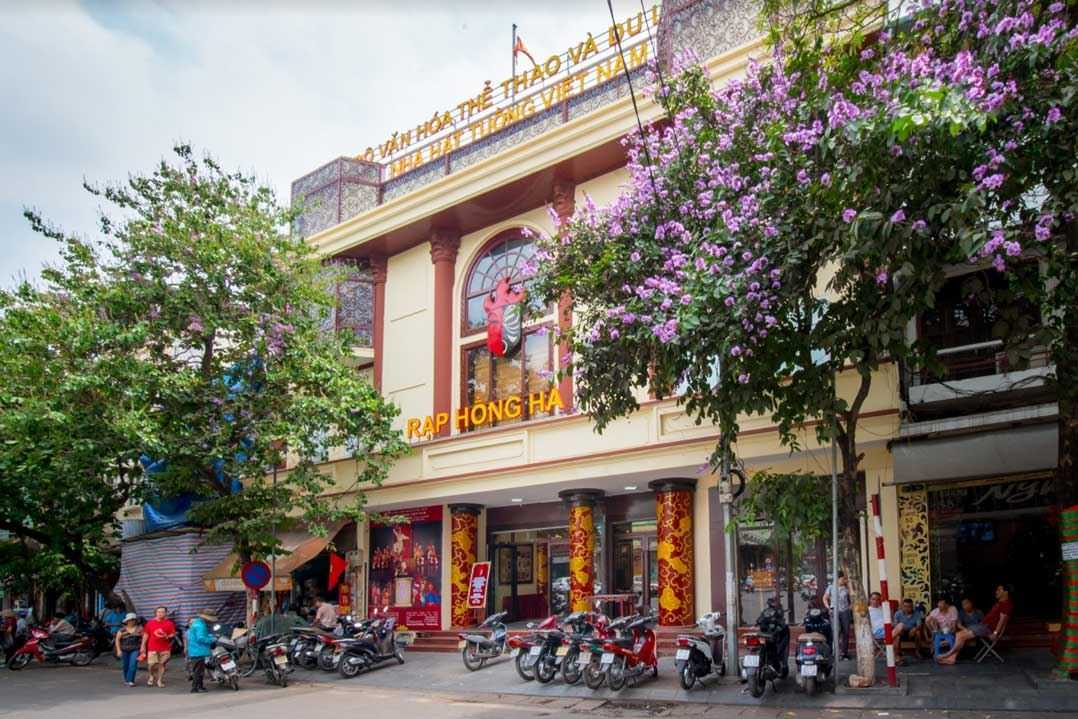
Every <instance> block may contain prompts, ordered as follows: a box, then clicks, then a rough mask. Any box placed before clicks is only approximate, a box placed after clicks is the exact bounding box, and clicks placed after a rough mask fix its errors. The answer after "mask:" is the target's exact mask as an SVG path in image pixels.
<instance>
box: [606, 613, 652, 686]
mask: <svg viewBox="0 0 1078 719" xmlns="http://www.w3.org/2000/svg"><path fill="white" fill-rule="evenodd" d="M655 622H656V618H655V616H654V615H651V614H648V615H645V616H642V617H638V618H636V619H633V620H632V621H631V622H629V623H628V624H627V625H626V626H625V630H626V632H630V633H631V634H630V635H629V636H626V637H617V638H615V639H608V640H607V641H606V642H605V643H604V644H603V657H602V664H603V665H604V666H606V681H607V684H609V685H610V688H611V689H613V690H614V691H616V692H617V691H621V690H622V689H623V688H624V687H625V685H626V684H629V683H630V682H631V683H633V684H635V683H636V681H637V680H638V679H639V678H640V677H642V676H644V674H645V672H650V674H651V676H652V677H653V678H654V677H658V676H659V655H658V653H657V652H656V649H657V638H656V636H655V630H654V629H653V627H654V626H655ZM608 657H609V658H608Z"/></svg>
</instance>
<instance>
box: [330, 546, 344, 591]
mask: <svg viewBox="0 0 1078 719" xmlns="http://www.w3.org/2000/svg"><path fill="white" fill-rule="evenodd" d="M347 568H348V562H346V561H344V557H342V556H341V555H339V554H337V553H336V552H330V553H329V591H331V592H332V591H333V588H334V587H336V586H337V582H339V581H341V575H342V574H344V570H345V569H347Z"/></svg>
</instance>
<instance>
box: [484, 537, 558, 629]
mask: <svg viewBox="0 0 1078 719" xmlns="http://www.w3.org/2000/svg"><path fill="white" fill-rule="evenodd" d="M566 535H567V532H566V530H565V529H564V528H561V527H558V528H553V529H531V530H522V531H512V532H493V533H492V534H491V535H490V536H491V543H490V545H489V547H490V552H489V553H488V556H489V557H490V558H491V561H492V562H493V567H492V572H491V585H490V591H489V592H488V596H489V598H490V599H489V601H490V606H489V611H490V612H492V613H493V612H509V621H511V622H517V621H521V620H524V619H543V618H546V617H547V616H548V615H549V614H550V613H551V612H552V611H557V608H556V605H557V590H558V588H559V587H560V586H561V585H562V584H563V583H564V582H565V581H567V579H568V576H569V544H568V541H567V540H566Z"/></svg>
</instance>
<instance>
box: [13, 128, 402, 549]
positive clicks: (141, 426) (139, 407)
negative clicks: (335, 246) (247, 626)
mask: <svg viewBox="0 0 1078 719" xmlns="http://www.w3.org/2000/svg"><path fill="white" fill-rule="evenodd" d="M87 189H89V190H90V191H91V192H93V193H94V194H95V195H97V196H98V197H100V198H102V199H103V200H105V201H107V202H108V203H111V205H112V206H113V207H114V208H115V209H116V210H117V212H118V214H119V219H113V218H111V217H109V216H107V215H106V216H103V218H102V221H101V230H102V233H103V241H102V242H101V244H100V245H93V244H91V243H90V242H88V241H85V240H82V239H79V238H77V237H74V236H69V235H65V234H63V233H62V232H60V231H58V230H56V229H54V228H52V227H50V226H48V225H47V224H46V223H45V222H43V221H42V220H41V219H40V218H39V217H37V216H36V215H33V214H31V215H30V219H31V222H32V223H33V225H34V227H35V228H36V229H37V230H39V231H40V232H42V233H43V234H45V235H47V236H49V237H52V238H54V239H56V240H57V241H59V242H61V243H63V246H64V263H63V265H62V266H61V267H59V268H55V269H50V270H48V271H46V272H45V273H43V276H44V278H45V281H46V283H47V287H46V288H45V289H44V290H40V291H39V290H35V289H32V288H29V287H23V288H20V289H19V291H18V292H17V293H14V294H10V295H8V296H6V297H5V301H6V303H7V305H8V311H7V315H8V317H9V318H12V317H16V316H20V315H21V314H23V313H33V312H37V311H39V309H38V308H40V307H52V306H53V305H56V304H59V305H61V306H63V307H67V308H70V312H71V313H73V315H74V316H75V317H77V318H78V320H79V322H81V323H83V324H81V325H77V326H76V327H74V330H78V329H82V330H83V335H79V334H78V332H75V331H73V330H72V329H69V328H65V327H63V326H55V324H54V325H50V326H49V327H45V328H42V330H41V332H40V337H39V339H38V340H37V341H38V343H39V344H40V349H39V352H40V353H41V354H42V358H41V366H42V369H41V370H40V371H41V372H44V373H48V372H55V373H57V374H59V375H63V377H62V378H58V379H57V380H56V381H57V382H58V383H59V384H60V385H61V386H67V385H72V386H74V387H76V388H87V387H88V388H89V389H92V390H94V391H96V392H97V393H98V394H97V395H94V396H93V397H91V399H93V400H94V401H96V404H91V403H81V404H80V398H79V397H77V396H72V397H71V399H70V409H69V410H67V411H71V412H72V413H74V412H75V411H76V410H79V411H80V414H79V415H78V416H72V417H71V419H70V424H71V425H72V428H73V430H77V431H73V432H72V433H71V434H68V435H67V437H68V438H78V437H83V436H86V437H99V436H104V437H112V436H113V434H115V435H116V436H115V438H114V441H113V443H112V444H111V445H109V446H107V447H99V446H98V447H95V446H91V445H87V446H86V447H85V449H86V452H87V453H88V454H89V455H92V457H97V458H100V462H99V463H98V464H96V465H95V464H92V463H90V461H89V459H90V458H89V457H72V458H71V459H70V463H69V464H68V465H67V467H66V468H67V469H68V470H70V471H66V472H55V473H53V474H52V475H50V476H51V481H53V482H55V483H56V485H57V492H56V495H55V496H56V498H57V501H63V502H64V505H63V507H62V509H67V508H68V505H69V503H70V502H69V501H68V500H66V499H64V498H65V497H66V495H65V494H64V491H67V490H74V489H75V488H76V487H81V486H82V484H83V481H82V477H84V476H85V475H86V473H87V469H90V470H94V471H96V472H97V474H96V476H97V478H98V480H99V482H100V484H101V485H108V484H109V483H110V481H111V479H113V478H115V477H117V476H122V477H129V478H134V477H136V476H141V469H140V468H139V466H138V463H137V459H138V458H139V456H140V455H143V454H144V455H146V456H147V457H149V458H150V459H151V460H164V462H163V463H162V465H161V467H160V471H155V472H154V473H153V474H152V475H150V478H149V483H148V484H147V485H146V486H145V487H139V488H138V489H137V490H134V491H144V492H147V493H152V494H153V495H155V496H156V495H160V496H166V497H169V496H177V495H180V494H191V495H195V496H196V497H198V498H199V501H198V502H196V504H195V505H194V508H193V509H192V511H191V515H190V516H191V519H192V521H193V522H194V523H196V524H198V525H201V526H204V527H206V528H207V530H208V535H209V536H208V538H209V540H210V541H218V540H220V541H231V542H233V543H234V545H235V547H236V551H237V553H238V554H239V556H241V557H250V556H264V555H266V554H267V553H268V552H269V551H270V550H271V549H273V548H274V547H275V546H276V544H277V540H276V539H275V538H274V535H273V533H272V531H271V530H272V528H273V527H274V526H275V525H279V524H280V523H282V522H283V521H285V520H286V519H288V518H293V519H295V518H299V519H302V520H304V521H307V522H308V523H310V524H311V525H312V526H313V527H314V528H316V529H318V528H324V527H325V526H326V525H327V524H328V523H329V522H331V521H334V520H336V519H340V518H344V517H354V516H358V515H359V514H360V513H361V512H362V508H363V492H362V489H363V488H365V487H369V486H373V485H376V484H378V483H380V482H381V481H382V480H383V479H384V477H385V475H386V473H387V471H388V467H389V466H390V465H391V463H392V462H393V461H394V460H395V459H396V458H397V457H398V456H400V455H401V454H403V453H404V452H405V451H406V450H407V446H406V445H405V444H404V442H403V440H402V438H401V437H400V433H399V432H398V431H396V430H394V429H393V428H392V421H393V418H394V417H395V416H396V414H397V409H396V408H395V407H393V406H392V405H391V404H389V403H386V402H385V401H383V400H382V398H381V397H380V396H379V395H378V393H377V392H376V390H375V389H374V388H373V387H371V386H370V385H369V384H368V383H367V382H366V381H364V380H363V379H362V378H361V377H360V375H359V374H358V373H357V371H356V369H355V367H354V363H353V360H352V354H351V343H352V342H351V340H352V338H350V337H345V336H340V337H338V336H336V335H335V334H333V333H332V332H331V331H330V332H327V331H325V330H324V325H325V323H326V319H327V317H328V316H329V313H330V312H331V311H332V309H333V304H334V302H335V300H334V298H333V297H332V296H331V295H330V293H329V292H327V288H328V287H329V285H330V283H332V282H333V281H334V280H335V277H334V276H333V273H332V272H330V271H328V270H327V267H326V266H324V265H323V264H322V263H321V262H319V260H318V259H317V258H316V257H315V256H314V254H313V250H312V249H311V248H310V247H309V246H308V245H307V244H306V243H304V242H303V241H302V239H300V238H297V237H293V236H292V235H291V234H290V232H289V230H290V225H291V222H292V219H293V217H294V211H291V210H286V209H283V208H281V207H280V206H278V204H277V202H276V200H275V198H274V196H273V193H272V191H271V190H270V189H269V188H267V187H265V186H262V185H259V184H258V183H257V182H256V181H255V180H254V178H252V177H249V176H246V175H244V174H242V173H228V172H225V171H223V170H222V169H221V168H220V167H219V166H218V165H217V164H216V163H215V162H214V161H213V160H212V159H209V158H206V159H201V160H200V159H197V158H195V157H194V155H193V153H192V151H191V149H190V148H189V147H186V146H180V147H177V148H176V161H175V162H174V163H169V162H165V161H163V162H161V163H160V165H158V167H157V168H156V169H155V171H154V172H153V173H152V174H150V175H148V176H136V177H132V178H130V180H129V181H128V182H127V183H126V184H125V185H121V186H111V187H105V188H94V187H88V188H87ZM74 321H75V320H71V322H74ZM11 331H12V332H13V333H14V334H15V335H16V337H15V338H14V339H19V341H20V342H21V341H23V340H22V339H20V338H18V337H17V335H18V332H19V329H18V328H17V327H16V328H13V329H12V330H11ZM83 336H85V339H83V340H82V341H81V342H80V341H76V340H77V339H79V338H80V337H83ZM27 341H29V340H27ZM53 353H55V354H59V355H60V356H61V357H62V358H63V361H65V362H68V363H70V364H71V365H72V366H73V368H74V371H72V370H64V369H61V366H60V364H59V363H57V362H56V360H55V358H54V357H52V356H50V355H51V354H53ZM24 356H26V349H25V348H20V347H19V346H18V345H13V344H7V343H6V344H5V352H4V358H5V359H4V360H3V361H4V362H10V363H12V364H18V363H19V362H21V361H22V358H23V357H24ZM86 367H88V369H86ZM79 372H81V374H79ZM5 380H6V378H4V379H3V380H0V381H5ZM41 401H42V403H43V407H42V409H41V410H40V412H39V416H40V417H41V419H42V420H43V421H42V424H45V425H47V424H48V423H47V422H45V421H44V420H48V419H50V418H51V415H50V410H51V409H52V408H51V406H50V405H49V404H48V403H49V402H50V401H55V398H54V397H53V396H52V394H51V393H49V392H48V391H47V390H45V397H44V398H43V399H42V400H41ZM16 419H17V417H14V416H12V417H9V416H8V414H7V412H5V416H4V418H3V419H2V420H0V421H4V422H8V421H11V422H14V421H16ZM112 425H118V429H116V428H114V427H113V426H112ZM32 429H33V428H31V427H27V428H25V430H19V428H18V427H12V431H11V432H8V433H6V436H8V437H10V438H12V440H11V441H12V442H14V443H15V444H17V445H19V446H20V448H21V451H22V452H24V453H25V454H31V453H32V452H33V451H34V450H33V448H34V447H36V446H38V439H37V437H36V436H35V435H34V434H33V433H32V431H31V430H32ZM16 430H19V431H16ZM42 431H44V430H42ZM110 431H112V434H110ZM50 437H51V439H52V441H53V444H54V445H58V446H61V447H62V446H63V445H64V444H65V442H64V439H65V433H64V432H62V431H57V432H55V433H53V434H52V435H50ZM69 441H70V440H69ZM78 446H79V447H80V448H82V445H81V444H80V445H78ZM346 446H348V447H351V448H352V449H353V450H354V455H355V459H356V463H355V465H354V466H355V469H354V471H352V470H349V469H348V468H349V467H350V466H351V465H349V464H346V463H337V464H336V465H333V466H332V467H333V468H332V470H330V471H329V472H327V470H326V469H325V466H322V467H320V466H319V462H320V461H321V460H322V459H323V458H324V453H325V448H326V447H346ZM56 451H58V450H56V449H54V450H53V452H56ZM286 452H287V454H288V457H289V466H288V469H287V471H281V472H280V473H279V481H278V482H276V483H274V482H272V481H271V480H270V478H269V472H270V468H272V467H274V466H277V465H279V464H280V463H281V462H282V460H283V458H284V456H285V453H286ZM46 459H49V458H47V457H46V458H41V457H33V456H32V457H30V458H29V459H23V460H21V461H22V465H21V466H20V467H19V470H20V473H19V474H18V475H17V477H15V476H12V477H11V478H10V481H11V482H12V483H13V485H14V487H16V488H23V490H21V491H25V488H26V487H30V486H34V484H35V482H37V481H40V479H39V477H40V474H41V473H40V472H39V466H40V465H41V464H43V463H44V462H45V460H46ZM118 473H121V474H118ZM240 485H242V490H241V491H236V490H237V488H238V487H239V486H240ZM14 494H16V495H17V494H18V492H14ZM3 495H4V496H3V498H0V502H5V501H6V500H7V499H8V493H7V492H4V493H3ZM102 515H106V516H111V515H110V514H109V510H108V508H103V511H102ZM64 516H65V515H64V514H63V512H59V513H57V514H56V515H55V517H50V516H49V515H45V514H41V513H38V514H33V515H31V516H30V517H29V520H28V521H24V522H23V523H22V526H23V527H27V526H33V527H41V526H45V525H47V524H49V523H50V522H53V521H57V520H61V518H62V517H64ZM106 524H107V522H106ZM14 531H16V532H17V533H18V532H19V531H20V529H19V528H18V527H16V528H14ZM98 538H99V537H98Z"/></svg>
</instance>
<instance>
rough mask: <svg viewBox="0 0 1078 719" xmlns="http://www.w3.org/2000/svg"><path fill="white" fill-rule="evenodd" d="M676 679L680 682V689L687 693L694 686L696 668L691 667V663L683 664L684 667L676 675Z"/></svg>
mask: <svg viewBox="0 0 1078 719" xmlns="http://www.w3.org/2000/svg"><path fill="white" fill-rule="evenodd" d="M678 679H679V680H680V681H681V688H682V689H684V690H685V691H689V690H690V689H692V688H693V687H694V686H695V685H696V667H694V666H693V665H692V662H685V666H683V667H682V668H681V671H680V672H679V673H678Z"/></svg>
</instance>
